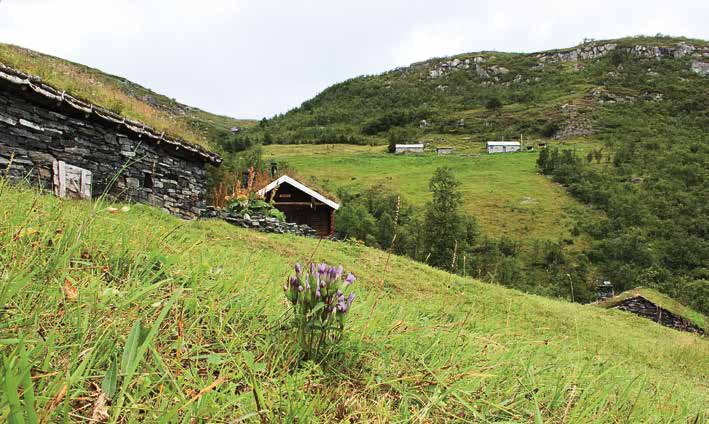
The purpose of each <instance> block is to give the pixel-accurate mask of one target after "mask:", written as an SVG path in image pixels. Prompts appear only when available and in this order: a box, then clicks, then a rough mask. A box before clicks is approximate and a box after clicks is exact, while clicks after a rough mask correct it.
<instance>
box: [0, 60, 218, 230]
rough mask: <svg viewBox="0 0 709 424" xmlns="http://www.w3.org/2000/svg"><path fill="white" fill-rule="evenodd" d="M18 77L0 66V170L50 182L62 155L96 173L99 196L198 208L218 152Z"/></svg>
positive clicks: (170, 208) (195, 211)
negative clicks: (72, 100) (70, 101)
mask: <svg viewBox="0 0 709 424" xmlns="http://www.w3.org/2000/svg"><path fill="white" fill-rule="evenodd" d="M14 76H15V75H13V74H10V73H8V68H5V67H4V68H2V69H0V77H6V78H0V174H2V175H4V174H5V173H7V174H8V175H9V178H10V179H11V180H15V181H17V180H22V179H26V180H27V181H28V182H29V183H31V184H33V185H35V186H36V185H39V186H40V187H43V188H46V189H52V187H53V175H52V174H53V163H54V162H55V161H64V162H65V163H67V164H69V165H73V166H76V167H80V168H83V169H85V170H88V171H90V172H91V173H92V187H91V192H92V196H93V197H98V196H100V195H101V194H103V193H107V194H110V195H112V196H113V197H116V198H120V199H122V200H129V201H134V202H140V203H146V204H150V205H153V206H156V207H159V208H161V209H163V210H165V211H167V212H169V213H172V214H174V215H177V216H180V217H182V218H190V219H191V218H196V217H198V216H199V215H200V212H201V209H202V207H203V203H204V196H205V193H206V179H205V173H206V164H207V163H212V164H214V165H218V164H219V162H220V161H221V159H220V158H219V157H218V156H217V155H215V154H212V153H209V152H206V151H204V150H202V149H199V148H192V149H191V148H189V147H188V146H187V145H185V144H179V143H180V141H173V142H170V140H166V139H164V138H163V137H162V136H161V137H160V138H158V137H156V136H155V135H154V134H155V133H154V132H152V130H150V131H146V127H145V126H142V127H140V128H136V126H135V124H139V123H136V122H134V121H126V120H125V119H123V121H121V120H120V117H118V116H117V115H115V114H111V113H110V112H108V111H105V110H100V109H98V108H96V107H94V106H93V105H89V108H86V109H85V111H82V110H83V109H84V107H83V106H82V107H81V108H77V107H76V106H74V107H70V105H67V104H65V102H63V101H57V100H56V99H53V98H51V97H49V96H47V95H44V93H43V92H42V90H47V89H48V87H47V86H43V87H41V88H38V86H37V85H36V84H34V85H33V84H30V85H31V86H30V87H26V86H22V84H19V83H17V81H21V80H22V78H17V79H16V80H11V79H9V78H10V77H14ZM28 81H29V80H28ZM28 84H29V83H28ZM55 93H56V92H55ZM50 94H51V93H50ZM61 96H62V97H61V99H62V100H63V99H64V98H65V94H64V93H61ZM55 97H56V96H55ZM84 105H86V104H84ZM100 112H102V113H100ZM107 114H110V115H111V116H110V118H111V119H107V118H106V117H105V116H106V115H107ZM102 118H103V119H102ZM126 122H129V123H130V124H132V125H127V124H126ZM131 128H134V129H135V130H132V129H131ZM163 140H166V141H163ZM193 147H194V146H193Z"/></svg>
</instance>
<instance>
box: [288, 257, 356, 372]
mask: <svg viewBox="0 0 709 424" xmlns="http://www.w3.org/2000/svg"><path fill="white" fill-rule="evenodd" d="M354 281H355V276H354V275H353V274H352V273H348V274H347V277H345V276H344V271H343V269H342V266H338V267H331V266H328V265H327V264H325V263H321V264H319V265H315V264H314V263H311V264H310V270H309V271H305V272H303V268H302V266H301V265H300V264H295V276H293V277H290V278H289V279H288V281H287V282H286V285H285V286H283V291H284V292H285V295H286V298H287V299H288V300H289V301H290V302H291V304H292V305H293V328H294V329H295V335H296V340H297V342H298V344H299V345H300V347H301V348H302V349H303V352H304V354H305V356H306V357H307V358H313V357H317V356H318V355H320V354H321V353H322V350H323V349H324V348H326V347H327V346H332V345H333V344H336V343H337V342H339V341H340V339H341V338H342V333H343V331H344V329H345V317H346V315H347V313H348V312H349V310H350V307H351V306H352V302H353V301H354V299H355V294H354V293H351V292H350V293H349V295H347V293H346V289H347V288H348V287H349V286H350V285H351V284H352V283H354Z"/></svg>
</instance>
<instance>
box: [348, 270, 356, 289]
mask: <svg viewBox="0 0 709 424" xmlns="http://www.w3.org/2000/svg"><path fill="white" fill-rule="evenodd" d="M355 280H356V278H355V276H354V274H352V273H351V272H350V273H349V274H347V278H345V287H347V286H349V285H350V284H352V283H354V282H355Z"/></svg>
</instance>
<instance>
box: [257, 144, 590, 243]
mask: <svg viewBox="0 0 709 424" xmlns="http://www.w3.org/2000/svg"><path fill="white" fill-rule="evenodd" d="M446 145H455V141H453V140H448V141H447V142H446ZM567 145H574V144H570V143H567ZM456 147H458V146H456ZM482 147H483V145H482V144H475V145H473V146H471V145H470V144H468V145H460V148H458V150H457V151H456V153H455V154H452V155H448V156H440V157H439V156H436V154H435V152H428V153H426V154H423V155H404V156H399V155H391V154H388V153H386V149H385V147H384V146H374V147H370V146H350V145H270V146H265V147H264V155H263V157H264V159H266V160H276V161H279V162H283V163H286V164H287V165H288V166H289V167H292V168H294V169H295V170H297V171H298V173H299V174H300V175H302V176H303V177H305V178H309V179H311V180H313V181H315V182H317V183H318V184H320V185H321V186H323V187H325V188H327V189H329V190H330V191H333V192H334V191H336V189H338V188H346V189H352V190H354V191H361V190H363V189H365V188H367V187H370V186H373V185H376V184H379V183H383V184H385V185H387V186H389V187H391V188H393V189H395V190H397V191H399V192H400V193H401V194H402V195H404V196H406V198H407V199H408V200H409V201H411V202H412V203H414V204H418V205H423V204H424V203H425V202H427V201H429V200H430V198H431V193H430V192H429V191H428V181H429V179H430V178H431V176H432V175H433V173H434V171H435V170H436V168H438V167H441V166H447V167H450V168H451V169H453V171H454V172H455V174H456V176H457V177H458V178H459V179H460V181H461V183H462V186H461V192H462V194H463V199H464V209H465V211H466V213H468V214H470V215H473V216H475V217H476V218H477V219H478V221H479V222H480V224H481V225H482V229H483V231H484V233H485V234H486V235H489V236H493V237H499V236H502V235H506V236H509V237H512V238H513V239H515V240H526V241H531V240H541V239H548V240H554V241H558V240H561V239H563V238H571V235H570V234H569V232H570V230H571V228H572V227H573V226H574V224H575V222H576V221H575V217H576V215H578V214H579V213H585V212H587V211H586V210H585V208H584V207H583V206H582V205H580V204H578V203H577V202H575V201H574V200H573V199H572V198H571V197H570V196H569V195H568V194H567V193H566V192H565V190H564V189H563V188H562V187H560V186H558V185H556V184H553V183H552V182H551V181H549V180H548V179H547V178H545V177H543V176H541V175H539V174H538V171H537V169H536V160H537V155H536V153H524V154H516V155H487V154H484V153H483V152H482ZM582 148H583V146H582V145H581V146H579V149H582Z"/></svg>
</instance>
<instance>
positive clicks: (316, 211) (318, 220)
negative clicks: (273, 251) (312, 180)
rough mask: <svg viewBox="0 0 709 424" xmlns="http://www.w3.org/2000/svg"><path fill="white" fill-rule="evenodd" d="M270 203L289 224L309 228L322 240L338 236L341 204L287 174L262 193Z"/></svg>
mask: <svg viewBox="0 0 709 424" xmlns="http://www.w3.org/2000/svg"><path fill="white" fill-rule="evenodd" d="M258 194H259V195H261V196H264V198H265V199H266V201H268V202H273V204H274V206H275V207H276V208H277V209H278V210H280V211H281V212H283V213H284V214H285V215H286V221H288V222H293V223H296V224H300V225H303V224H305V225H308V226H310V227H311V228H313V229H315V230H316V231H317V232H318V235H319V236H320V237H331V236H332V235H334V234H335V211H336V210H338V209H339V208H340V205H339V203H337V202H335V201H334V200H331V199H328V198H327V197H325V196H324V195H322V194H320V193H318V192H317V191H315V190H313V189H312V188H310V187H308V186H306V185H305V184H303V183H300V182H298V181H296V180H295V179H293V178H291V177H289V176H287V175H283V176H281V177H279V178H278V179H276V180H275V181H272V182H271V183H270V184H268V185H267V186H266V187H264V188H262V189H261V190H259V191H258Z"/></svg>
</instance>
